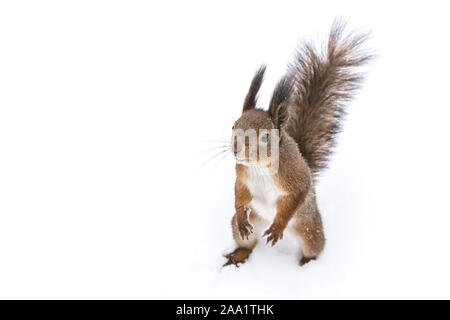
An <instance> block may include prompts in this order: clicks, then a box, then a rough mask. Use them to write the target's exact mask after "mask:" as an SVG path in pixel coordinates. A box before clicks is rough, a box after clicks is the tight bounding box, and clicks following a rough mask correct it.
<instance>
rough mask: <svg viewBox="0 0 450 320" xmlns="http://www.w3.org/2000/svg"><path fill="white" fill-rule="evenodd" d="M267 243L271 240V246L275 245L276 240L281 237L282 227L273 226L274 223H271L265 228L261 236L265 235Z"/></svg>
mask: <svg viewBox="0 0 450 320" xmlns="http://www.w3.org/2000/svg"><path fill="white" fill-rule="evenodd" d="M267 235H268V237H267V242H266V244H267V243H269V242H270V241H272V247H273V246H274V245H275V243H277V242H278V240H280V239H283V229H282V228H279V227H275V226H274V225H271V226H270V228H269V229H267V230H266V231H265V232H264V234H263V237H265V236H267Z"/></svg>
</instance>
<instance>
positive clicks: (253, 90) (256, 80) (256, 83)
mask: <svg viewBox="0 0 450 320" xmlns="http://www.w3.org/2000/svg"><path fill="white" fill-rule="evenodd" d="M265 71H266V66H265V65H262V66H261V67H259V69H258V71H256V73H255V75H254V76H253V80H252V83H251V85H250V88H249V89H248V93H247V96H246V97H245V100H244V107H243V108H242V111H246V110H250V109H254V108H255V106H256V100H257V95H258V91H259V88H261V84H262V82H263V79H264V72H265Z"/></svg>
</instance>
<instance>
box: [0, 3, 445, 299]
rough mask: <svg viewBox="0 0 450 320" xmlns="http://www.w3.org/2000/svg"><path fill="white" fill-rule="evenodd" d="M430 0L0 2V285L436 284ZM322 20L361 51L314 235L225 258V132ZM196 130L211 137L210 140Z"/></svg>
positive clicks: (268, 293) (23, 294) (11, 288)
mask: <svg viewBox="0 0 450 320" xmlns="http://www.w3.org/2000/svg"><path fill="white" fill-rule="evenodd" d="M447 12H448V8H447V5H446V3H445V2H443V1H427V2H424V1H396V2H392V1H378V2H376V3H368V2H362V1H339V2H336V1H315V2H311V1H277V2H276V4H275V2H263V1H255V2H250V1H248V2H247V1H246V2H245V3H244V2H242V1H239V2H234V1H227V2H226V3H222V4H219V3H216V2H214V3H213V2H208V1H204V2H200V1H190V2H189V3H188V2H182V1H178V2H173V1H165V2H164V3H162V2H159V3H153V2H152V3H150V2H147V1H126V2H125V1H76V2H75V1H74V2H70V1H64V2H61V1H41V2H39V3H37V2H33V1H14V2H2V3H1V4H0V88H1V94H0V298H41V299H47V298H59V299H66V298H75V299H77V298H84V299H91V298H105V299H108V298H125V299H135V298H136V299H151V298H153V299H154V298H181V299H196V298H203V299H205V298H206V299H213V298H233V299H238V298H247V299H257V298H269V299H271V298H287V299H300V298H304V299H311V298H388V299H389V298H447V299H448V298H450V292H449V291H450V290H449V285H450V275H449V273H448V270H449V269H450V253H449V250H448V244H449V243H450V232H448V229H449V226H450V215H449V213H450V210H449V209H450V208H449V204H448V194H447V193H448V185H447V182H448V181H449V179H450V170H449V169H448V163H449V162H450V157H449V151H448V145H449V143H448V137H449V131H448V130H449V129H448V119H449V115H450V105H449V104H450V103H449V99H448V88H447V86H448V74H449V71H450V69H449V67H450V62H449V59H448V57H449V56H450V45H449V42H448V30H449V28H450V22H449V20H448V17H447ZM336 16H341V17H344V18H346V19H347V20H349V26H350V27H351V28H355V27H358V28H360V30H362V31H372V35H373V37H372V40H371V41H370V43H369V45H370V47H371V48H373V49H374V50H375V52H376V53H377V55H378V58H377V59H376V60H375V61H374V62H373V63H372V65H371V66H370V67H369V68H368V71H369V76H368V78H367V80H366V83H365V85H364V89H363V90H362V91H361V93H360V94H359V95H358V96H357V98H356V99H355V100H354V102H353V103H352V105H351V107H350V108H349V116H348V117H347V119H346V122H345V125H344V132H343V133H342V134H341V135H340V136H339V139H338V141H339V143H338V148H337V150H336V153H335V155H334V156H333V158H332V161H331V163H330V168H329V169H328V170H326V171H325V172H324V173H323V174H322V176H321V178H320V183H319V185H318V187H317V196H318V201H319V207H320V210H321V212H322V215H323V219H324V225H325V232H326V236H327V240H328V242H327V246H326V248H325V251H324V252H323V254H322V255H321V256H320V258H319V259H318V260H317V261H315V262H311V263H310V264H308V265H306V266H305V267H302V268H300V267H299V266H298V256H297V254H298V253H297V250H298V249H297V247H296V246H295V245H294V244H293V243H292V241H290V239H289V237H285V238H284V239H283V240H282V241H281V242H279V243H278V244H277V245H276V246H275V247H274V248H269V247H266V246H265V245H264V244H263V243H261V244H260V245H258V247H257V248H256V249H255V252H254V253H253V255H252V256H251V259H250V261H249V262H248V263H247V264H245V265H243V266H241V267H240V268H239V269H236V268H234V267H231V268H227V269H221V267H220V266H221V265H222V264H223V263H224V261H225V260H224V259H223V258H222V257H221V255H222V254H223V253H227V252H229V251H230V250H232V249H233V248H234V244H233V241H232V238H231V227H230V223H229V221H230V219H231V217H232V214H233V199H234V198H233V197H234V196H233V183H234V169H233V167H234V165H233V161H232V159H231V157H227V158H226V159H224V160H223V161H221V162H220V161H218V160H219V159H215V160H216V161H215V162H212V163H211V162H209V163H207V164H204V161H205V159H206V158H208V156H210V155H212V154H211V153H208V152H205V150H206V149H208V148H210V147H214V146H215V145H218V144H220V142H219V143H218V142H217V141H221V140H227V139H229V136H230V131H231V125H232V123H233V119H236V118H237V117H239V114H240V110H241V106H242V102H243V98H244V96H245V94H246V91H247V88H248V85H249V83H250V80H251V77H252V75H253V73H254V71H255V70H256V69H257V67H258V66H259V64H260V63H262V62H265V63H267V64H268V70H267V74H266V76H267V77H266V81H265V83H264V85H263V88H262V92H261V95H260V100H259V101H260V105H261V106H265V105H266V104H267V103H268V100H269V98H270V94H271V90H272V89H273V86H274V84H275V83H276V81H277V79H278V78H279V77H280V76H281V75H282V73H283V71H284V70H285V66H286V63H287V61H288V60H289V59H290V58H291V57H292V54H293V49H294V48H295V47H296V45H297V43H298V41H299V40H300V39H305V38H306V39H313V40H317V39H324V37H325V35H326V34H327V32H328V30H329V27H330V25H331V22H332V21H333V19H334V18H335V17H336ZM212 141H216V142H212Z"/></svg>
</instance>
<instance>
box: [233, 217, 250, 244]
mask: <svg viewBox="0 0 450 320" xmlns="http://www.w3.org/2000/svg"><path fill="white" fill-rule="evenodd" d="M237 225H238V230H239V234H240V235H241V238H242V240H245V239H247V240H248V236H249V235H250V233H253V226H252V225H251V224H250V223H249V222H248V220H247V218H246V219H245V220H244V219H239V220H238V221H237Z"/></svg>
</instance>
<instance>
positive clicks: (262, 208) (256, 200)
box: [247, 165, 283, 222]
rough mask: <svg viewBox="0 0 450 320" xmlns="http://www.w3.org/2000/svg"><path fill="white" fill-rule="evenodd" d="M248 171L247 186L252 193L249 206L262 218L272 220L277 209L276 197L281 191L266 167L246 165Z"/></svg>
mask: <svg viewBox="0 0 450 320" xmlns="http://www.w3.org/2000/svg"><path fill="white" fill-rule="evenodd" d="M248 171H249V177H248V180H247V187H248V189H249V191H250V193H251V194H252V201H251V202H250V207H251V208H252V209H254V210H255V211H256V212H257V213H258V214H259V215H260V216H261V217H262V218H264V219H266V220H267V221H268V222H272V221H273V219H274V217H275V214H276V211H277V201H278V198H279V197H280V195H282V194H283V193H282V192H281V190H279V189H278V188H277V186H276V185H275V184H274V183H273V180H272V176H271V175H270V174H269V172H268V169H267V168H263V167H260V166H255V165H253V166H248Z"/></svg>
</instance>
